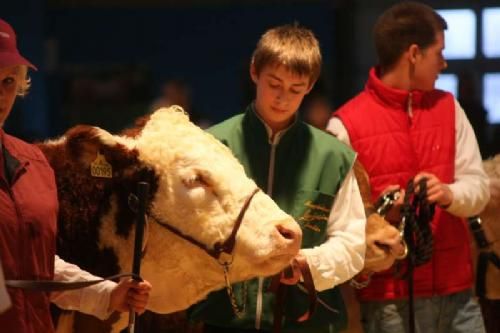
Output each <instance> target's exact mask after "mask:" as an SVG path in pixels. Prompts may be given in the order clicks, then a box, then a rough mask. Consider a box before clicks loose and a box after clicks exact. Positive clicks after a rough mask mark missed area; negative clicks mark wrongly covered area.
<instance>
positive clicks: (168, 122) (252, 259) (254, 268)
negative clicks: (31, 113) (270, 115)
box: [41, 107, 301, 313]
mask: <svg viewBox="0 0 500 333" xmlns="http://www.w3.org/2000/svg"><path fill="white" fill-rule="evenodd" d="M131 133H133V134H131ZM41 149H42V150H43V151H44V153H45V154H46V156H47V158H48V160H49V162H50V163H51V165H52V166H53V168H54V170H55V174H56V179H57V182H58V184H57V185H58V190H59V199H60V216H59V238H60V239H59V242H58V246H59V248H58V251H59V253H60V255H61V256H62V257H64V258H66V259H68V260H70V261H73V262H75V263H77V264H79V265H81V266H82V267H83V268H85V269H88V270H90V271H92V272H94V273H96V274H100V275H107V274H112V273H116V272H118V271H120V272H128V271H130V270H131V262H132V256H133V239H134V234H135V229H134V214H133V213H132V212H131V210H130V208H129V207H128V196H129V194H130V193H131V192H134V191H135V188H136V184H137V182H138V181H148V182H150V184H151V195H150V205H149V206H148V214H147V215H148V223H147V227H146V230H145V239H144V244H145V252H144V256H143V259H142V270H141V273H142V275H143V277H144V278H146V279H148V280H149V281H150V282H151V283H152V284H153V286H154V288H153V292H152V294H151V298H150V304H149V307H148V308H149V309H150V310H152V311H154V312H159V313H168V312H173V311H178V310H182V309H185V308H187V307H188V306H190V305H191V304H193V303H195V302H197V301H199V300H201V299H202V298H204V297H205V296H206V295H207V294H208V293H209V292H211V291H213V290H216V289H220V288H222V287H224V285H225V284H224V275H223V270H222V267H221V266H220V265H219V264H218V262H217V261H216V260H215V259H214V258H212V257H211V256H209V255H208V254H207V253H206V252H205V251H203V250H202V249H200V248H198V247H197V246H194V245H192V244H191V243H189V242H188V241H186V240H184V239H182V238H180V237H179V236H177V235H175V234H173V233H172V232H171V231H169V230H167V229H165V228H164V227H162V226H161V225H160V223H168V224H169V225H171V226H172V227H174V228H176V229H177V230H179V231H180V232H181V233H182V234H184V235H187V236H189V237H191V238H193V239H195V240H197V241H198V242H200V243H202V244H206V245H207V246H208V247H209V248H211V247H213V244H215V243H216V242H222V241H224V240H226V239H227V238H228V237H229V235H230V234H231V231H232V229H233V226H234V224H235V220H236V219H237V216H238V214H239V213H240V211H241V209H242V206H243V205H244V202H245V200H246V199H247V198H248V196H249V195H250V194H251V193H252V192H253V191H254V190H255V189H256V184H255V183H254V182H253V181H252V180H251V179H249V178H248V177H247V176H246V175H245V172H244V169H243V167H242V166H241V164H240V163H239V162H238V161H237V160H236V158H235V157H234V156H233V155H232V154H231V152H230V151H229V149H228V148H227V147H225V146H224V145H223V144H221V143H220V142H219V141H218V140H216V139H215V138H214V137H213V136H211V135H210V134H208V133H206V132H204V131H202V130H201V129H200V128H198V127H196V126H195V125H193V124H192V123H191V122H189V119H188V117H187V116H186V115H185V114H184V112H183V111H182V110H181V109H180V108H178V107H172V108H169V109H160V110H158V111H156V112H155V113H153V114H152V115H151V116H150V117H149V119H148V120H147V121H145V123H144V124H143V126H142V127H140V128H137V129H135V130H134V131H132V132H129V133H127V134H126V135H122V136H117V135H111V134H109V133H108V132H106V131H104V130H102V129H99V128H96V127H88V126H77V127H75V128H73V129H71V130H69V131H68V132H67V133H66V135H65V136H63V137H62V138H61V139H59V140H57V141H51V142H46V143H44V144H42V145H41ZM91 170H94V173H93V174H92V172H91ZM103 176H111V177H110V178H106V177H103ZM300 243H301V231H300V228H299V226H298V224H296V223H295V221H294V220H293V219H292V218H291V217H290V216H289V215H287V214H285V213H284V212H283V211H281V210H280V209H279V208H278V206H277V205H276V204H275V203H274V202H273V201H272V200H271V199H270V198H269V197H268V196H267V195H266V194H264V193H263V192H262V191H259V192H257V194H256V195H255V196H254V198H253V200H252V201H251V203H250V205H249V207H248V209H247V211H246V213H245V215H244V218H243V221H242V224H241V227H240V229H239V231H238V233H237V237H236V246H235V249H234V256H233V258H234V261H233V263H232V265H231V268H230V274H229V275H230V279H231V281H233V282H234V281H240V280H245V279H249V278H252V277H255V276H267V275H272V274H275V273H277V272H278V271H280V270H282V269H283V268H284V267H285V266H286V265H287V264H288V263H289V262H290V260H291V259H292V258H293V257H294V256H295V255H296V253H297V252H298V250H299V247H300Z"/></svg>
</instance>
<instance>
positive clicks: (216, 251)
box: [150, 188, 260, 265]
mask: <svg viewBox="0 0 500 333" xmlns="http://www.w3.org/2000/svg"><path fill="white" fill-rule="evenodd" d="M259 191H260V189H259V188H256V189H255V190H253V191H252V193H251V194H250V195H249V196H248V197H247V198H246V199H245V202H244V204H243V206H242V207H241V210H240V213H239V214H238V217H237V218H236V221H235V222H234V226H233V230H232V231H231V234H230V235H229V237H228V238H227V239H226V240H225V241H224V242H220V241H219V242H216V243H215V244H214V246H213V248H210V247H208V246H207V245H205V244H203V243H201V242H200V241H198V240H196V239H194V238H193V237H191V236H188V235H185V234H183V233H182V232H181V231H179V230H178V229H176V228H174V227H173V226H171V225H170V224H168V223H166V222H164V221H162V220H161V219H160V218H158V217H157V216H154V215H152V214H150V216H151V217H152V219H153V220H155V221H156V222H157V223H158V224H159V225H160V226H162V227H163V228H165V229H167V230H169V231H170V232H172V233H174V234H175V235H177V236H179V237H180V238H182V239H184V240H186V241H188V242H190V243H191V244H193V245H196V246H197V247H199V248H200V249H202V250H204V251H205V252H206V253H208V254H209V255H210V256H211V257H213V258H214V259H216V260H218V261H219V263H220V264H222V265H230V264H231V263H232V257H231V258H230V259H228V261H223V262H221V261H220V257H221V254H222V253H225V254H227V255H229V256H231V255H232V253H233V250H234V246H235V245H236V234H237V233H238V230H239V229H240V226H241V223H242V222H243V217H244V216H245V213H246V211H247V209H248V207H249V206H250V202H251V201H252V199H253V197H254V196H255V194H257V192H259Z"/></svg>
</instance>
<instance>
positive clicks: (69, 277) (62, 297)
mask: <svg viewBox="0 0 500 333" xmlns="http://www.w3.org/2000/svg"><path fill="white" fill-rule="evenodd" d="M54 260H55V262H54V281H67V282H72V281H91V280H98V279H100V277H98V276H95V275H92V274H90V273H88V272H86V271H84V270H82V269H81V268H79V267H78V266H76V265H73V264H70V263H68V262H66V261H64V260H62V259H61V258H59V257H58V256H55V259H54ZM115 286H116V283H115V282H112V281H103V282H101V283H98V284H95V285H93V286H90V287H87V288H82V289H76V290H67V291H60V292H54V293H52V294H51V295H50V300H51V301H52V302H53V303H55V304H56V305H57V306H59V307H60V308H62V309H67V310H77V311H80V312H83V313H86V314H90V315H94V316H96V317H97V318H99V319H103V320H104V319H106V318H108V317H109V315H110V314H111V312H109V311H108V307H109V297H110V294H111V291H112V290H113V288H114V287H115Z"/></svg>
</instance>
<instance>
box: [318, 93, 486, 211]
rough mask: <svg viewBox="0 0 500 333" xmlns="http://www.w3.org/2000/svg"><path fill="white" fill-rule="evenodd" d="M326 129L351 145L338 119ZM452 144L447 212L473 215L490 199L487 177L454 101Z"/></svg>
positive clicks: (456, 102)
mask: <svg viewBox="0 0 500 333" xmlns="http://www.w3.org/2000/svg"><path fill="white" fill-rule="evenodd" d="M327 131H329V132H330V133H332V134H333V135H335V136H336V137H337V138H338V139H339V140H341V141H343V142H344V143H346V144H347V145H349V146H351V142H350V139H349V134H348V132H347V130H346V128H345V126H344V124H343V123H342V121H341V120H340V119H339V118H337V117H332V118H331V119H330V121H329V123H328V126H327ZM455 146H456V150H455V180H454V182H453V183H452V184H449V188H450V190H451V192H452V193H453V201H452V203H451V205H450V206H449V207H448V208H447V209H446V211H448V212H449V213H450V214H453V215H455V216H459V217H469V216H474V215H477V214H479V213H480V212H481V211H482V210H483V209H484V207H485V206H486V204H487V202H488V200H489V197H490V193H489V180H488V176H487V175H486V173H485V172H484V169H483V166H482V161H481V154H480V152H479V148H478V144H477V140H476V136H475V135H474V130H473V129H472V126H471V124H470V122H469V120H468V119H467V116H466V115H465V112H464V110H463V108H462V107H461V106H460V104H459V103H458V101H456V100H455Z"/></svg>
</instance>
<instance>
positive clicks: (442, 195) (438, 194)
mask: <svg viewBox="0 0 500 333" xmlns="http://www.w3.org/2000/svg"><path fill="white" fill-rule="evenodd" d="M422 178H427V182H426V183H427V201H428V202H429V203H436V204H438V205H439V206H440V207H442V208H446V207H448V206H449V205H451V203H452V201H453V193H452V192H451V190H450V187H449V186H448V185H447V184H444V183H442V182H441V180H439V178H438V177H436V176H435V175H433V174H432V173H428V172H420V173H419V174H418V175H416V176H415V179H414V185H415V186H417V187H416V188H415V192H417V191H419V190H420V189H419V188H418V183H419V182H420V180H421V179H422Z"/></svg>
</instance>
